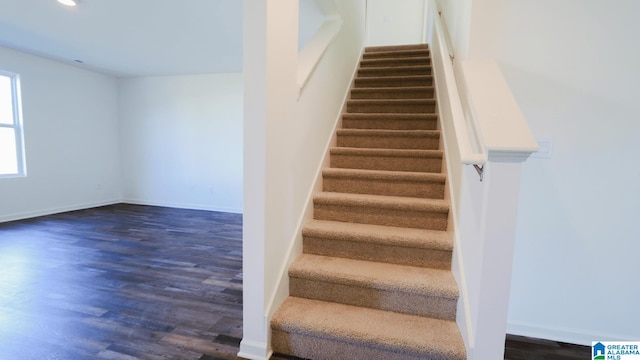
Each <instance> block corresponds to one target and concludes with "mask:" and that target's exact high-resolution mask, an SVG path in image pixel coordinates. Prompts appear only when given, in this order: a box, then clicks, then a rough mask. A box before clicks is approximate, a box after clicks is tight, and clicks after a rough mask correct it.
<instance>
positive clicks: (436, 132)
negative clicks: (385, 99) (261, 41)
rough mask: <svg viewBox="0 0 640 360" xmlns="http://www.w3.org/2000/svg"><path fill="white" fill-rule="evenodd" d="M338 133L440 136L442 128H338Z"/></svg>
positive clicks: (382, 135) (383, 135) (352, 134)
mask: <svg viewBox="0 0 640 360" xmlns="http://www.w3.org/2000/svg"><path fill="white" fill-rule="evenodd" d="M336 133H337V134H338V135H351V136H381V137H385V136H392V137H394V136H400V137H439V136H440V130H389V129H338V130H337V131H336Z"/></svg>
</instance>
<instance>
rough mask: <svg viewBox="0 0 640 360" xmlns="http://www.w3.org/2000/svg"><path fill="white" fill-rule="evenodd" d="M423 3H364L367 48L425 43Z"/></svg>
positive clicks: (376, 0)
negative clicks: (365, 5)
mask: <svg viewBox="0 0 640 360" xmlns="http://www.w3.org/2000/svg"><path fill="white" fill-rule="evenodd" d="M425 6H426V5H425V0H402V1H388V0H367V46H381V45H405V44H419V43H422V42H424V38H423V35H424V26H425V24H424V14H425Z"/></svg>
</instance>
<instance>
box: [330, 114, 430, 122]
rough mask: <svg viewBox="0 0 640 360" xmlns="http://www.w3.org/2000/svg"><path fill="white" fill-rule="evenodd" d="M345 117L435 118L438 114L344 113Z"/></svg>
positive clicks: (384, 118) (382, 118) (390, 119)
mask: <svg viewBox="0 0 640 360" xmlns="http://www.w3.org/2000/svg"><path fill="white" fill-rule="evenodd" d="M342 118H343V119H363V120H389V121H395V120H433V119H437V118H438V115H437V114H424V113H421V114H411V113H402V114H398V113H378V114H376V113H344V114H342Z"/></svg>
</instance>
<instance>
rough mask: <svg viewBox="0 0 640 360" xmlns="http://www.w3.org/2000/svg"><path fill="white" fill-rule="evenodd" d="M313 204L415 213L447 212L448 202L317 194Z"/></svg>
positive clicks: (366, 195) (427, 199)
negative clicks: (365, 207) (410, 211)
mask: <svg viewBox="0 0 640 360" xmlns="http://www.w3.org/2000/svg"><path fill="white" fill-rule="evenodd" d="M313 200H314V203H316V204H317V203H323V204H333V205H351V206H368V207H375V208H388V209H403V210H416V211H432V212H448V211H449V202H448V201H447V200H442V199H429V198H416V197H405V196H387V195H372V194H352V193H336V192H326V191H322V192H318V193H316V194H315V195H314V197H313Z"/></svg>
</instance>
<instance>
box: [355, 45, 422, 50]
mask: <svg viewBox="0 0 640 360" xmlns="http://www.w3.org/2000/svg"><path fill="white" fill-rule="evenodd" d="M428 49H429V44H405V45H379V46H367V47H365V49H364V51H365V52H376V51H394V50H423V51H424V50H428Z"/></svg>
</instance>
